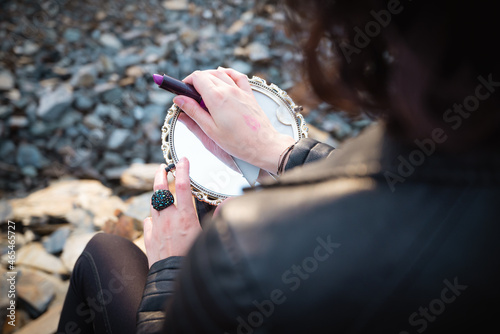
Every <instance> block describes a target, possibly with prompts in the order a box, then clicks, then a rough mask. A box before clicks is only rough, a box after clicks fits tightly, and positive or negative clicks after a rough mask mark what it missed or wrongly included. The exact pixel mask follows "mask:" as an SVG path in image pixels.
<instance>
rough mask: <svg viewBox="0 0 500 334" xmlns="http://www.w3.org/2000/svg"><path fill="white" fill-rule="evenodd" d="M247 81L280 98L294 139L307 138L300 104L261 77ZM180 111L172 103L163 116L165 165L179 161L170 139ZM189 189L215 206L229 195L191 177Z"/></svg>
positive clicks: (254, 87) (162, 132)
mask: <svg viewBox="0 0 500 334" xmlns="http://www.w3.org/2000/svg"><path fill="white" fill-rule="evenodd" d="M248 82H249V83H250V86H251V87H252V89H253V90H256V91H258V92H260V93H262V94H265V95H267V96H268V97H270V98H271V99H273V100H274V99H278V100H281V101H282V102H283V104H284V105H285V106H286V107H287V109H288V110H289V112H290V114H291V115H292V116H293V118H294V120H295V126H296V130H297V132H298V138H297V139H296V140H299V139H302V138H307V136H308V131H309V129H308V128H307V126H306V122H305V120H304V117H303V116H302V115H301V114H300V112H301V111H302V107H301V106H298V105H296V104H295V102H293V100H292V99H291V98H290V96H288V94H287V93H286V92H285V91H284V90H282V89H280V88H279V87H278V86H276V85H275V84H267V83H266V81H265V80H264V79H262V78H259V77H256V76H253V77H252V78H251V79H249V80H248ZM181 111H182V110H181V109H180V108H179V106H178V105H177V104H175V103H174V104H173V105H172V106H171V107H170V108H169V110H168V112H167V115H166V117H165V122H164V123H163V126H162V128H161V130H162V131H161V139H162V145H161V149H162V151H163V157H164V158H165V161H166V163H167V165H169V164H177V162H178V161H179V157H178V156H177V154H176V152H175V148H174V142H173V140H172V139H173V138H174V130H175V124H176V122H177V119H178V117H179V114H180V113H181ZM174 176H175V171H174ZM191 191H192V193H193V195H194V196H196V198H197V199H199V200H200V201H203V202H206V203H208V204H211V205H215V206H217V205H219V204H220V203H222V201H224V200H225V199H226V198H228V197H230V196H228V195H225V194H221V193H217V192H214V191H212V190H210V189H207V188H205V187H204V186H202V185H201V184H199V183H197V182H196V181H194V180H193V179H191Z"/></svg>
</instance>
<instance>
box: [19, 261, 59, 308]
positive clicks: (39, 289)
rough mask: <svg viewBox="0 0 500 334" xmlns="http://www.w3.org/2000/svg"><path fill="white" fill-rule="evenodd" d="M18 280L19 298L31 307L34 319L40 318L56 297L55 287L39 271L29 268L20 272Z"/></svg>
mask: <svg viewBox="0 0 500 334" xmlns="http://www.w3.org/2000/svg"><path fill="white" fill-rule="evenodd" d="M17 278H18V279H17V284H16V288H17V294H18V297H19V298H20V299H22V300H23V301H24V302H25V303H27V304H28V305H29V308H28V309H29V310H30V311H31V313H32V315H33V316H34V317H38V316H40V315H41V314H42V313H44V312H45V311H46V310H47V308H48V307H49V304H50V302H51V301H52V299H53V298H54V297H55V288H54V285H53V284H52V282H51V281H50V280H48V279H46V278H45V277H44V276H43V275H41V274H39V273H38V272H37V271H35V270H31V269H27V268H26V269H25V268H23V269H21V270H19V272H18V276H17Z"/></svg>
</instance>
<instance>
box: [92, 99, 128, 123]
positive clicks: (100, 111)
mask: <svg viewBox="0 0 500 334" xmlns="http://www.w3.org/2000/svg"><path fill="white" fill-rule="evenodd" d="M94 114H95V115H98V116H100V117H108V118H110V119H112V120H113V121H119V120H120V118H121V116H122V113H121V111H120V109H118V107H117V106H115V105H112V104H101V103H99V104H98V105H97V107H96V108H95V110H94Z"/></svg>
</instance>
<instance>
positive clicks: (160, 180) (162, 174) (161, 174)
mask: <svg viewBox="0 0 500 334" xmlns="http://www.w3.org/2000/svg"><path fill="white" fill-rule="evenodd" d="M165 167H167V165H165V164H161V165H160V167H159V168H158V169H157V170H156V174H155V180H154V184H153V190H154V191H157V190H160V189H165V190H168V179H167V172H166V171H165Z"/></svg>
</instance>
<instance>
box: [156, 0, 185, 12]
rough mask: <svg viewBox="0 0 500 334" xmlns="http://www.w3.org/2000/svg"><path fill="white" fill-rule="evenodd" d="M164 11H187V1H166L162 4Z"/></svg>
mask: <svg viewBox="0 0 500 334" xmlns="http://www.w3.org/2000/svg"><path fill="white" fill-rule="evenodd" d="M162 5H163V8H165V9H166V10H188V9H189V3H188V1H187V0H167V1H164V2H163V3H162Z"/></svg>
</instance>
